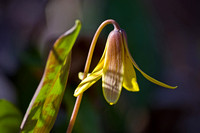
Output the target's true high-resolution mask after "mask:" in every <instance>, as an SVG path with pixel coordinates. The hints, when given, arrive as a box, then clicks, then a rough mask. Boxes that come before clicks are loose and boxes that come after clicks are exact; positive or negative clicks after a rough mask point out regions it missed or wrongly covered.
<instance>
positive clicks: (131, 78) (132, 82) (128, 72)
mask: <svg viewBox="0 0 200 133" xmlns="http://www.w3.org/2000/svg"><path fill="white" fill-rule="evenodd" d="M123 87H124V88H125V89H126V90H128V91H133V92H136V91H139V90H140V89H139V86H138V83H137V79H136V73H135V69H134V67H133V64H132V62H131V60H130V59H129V57H128V54H127V53H126V51H124V80H123Z"/></svg>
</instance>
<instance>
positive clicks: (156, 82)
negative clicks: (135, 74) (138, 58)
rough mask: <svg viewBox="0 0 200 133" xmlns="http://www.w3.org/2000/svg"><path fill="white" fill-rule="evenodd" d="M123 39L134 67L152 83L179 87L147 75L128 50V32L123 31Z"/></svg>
mask: <svg viewBox="0 0 200 133" xmlns="http://www.w3.org/2000/svg"><path fill="white" fill-rule="evenodd" d="M123 40H124V46H125V51H126V53H127V54H128V57H129V58H130V60H131V62H132V63H133V65H134V67H135V68H136V69H137V70H138V71H139V72H140V73H141V74H142V75H143V76H144V77H145V78H146V79H148V80H149V81H151V82H152V83H154V84H157V85H159V86H162V87H165V88H169V89H175V88H177V86H170V85H167V84H165V83H162V82H160V81H158V80H156V79H154V78H152V77H150V76H149V75H147V74H146V73H144V72H143V71H142V70H141V69H140V68H139V67H138V65H137V64H136V62H135V61H134V59H133V58H132V56H131V54H130V52H129V50H128V45H127V39H126V34H125V32H123Z"/></svg>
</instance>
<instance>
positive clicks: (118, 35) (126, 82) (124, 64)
mask: <svg viewBox="0 0 200 133" xmlns="http://www.w3.org/2000/svg"><path fill="white" fill-rule="evenodd" d="M134 67H135V68H136V69H137V70H138V71H139V72H140V73H141V74H142V75H143V76H144V77H145V78H146V79H148V80H149V81H151V82H153V83H155V84H157V85H160V86H163V87H165V88H169V89H175V88H176V87H177V86H175V87H173V86H169V85H167V84H164V83H162V82H160V81H158V80H156V79H154V78H152V77H150V76H148V75H147V74H146V73H144V72H143V71H142V70H141V69H140V68H139V67H138V65H137V64H136V63H135V61H134V60H133V58H132V57H131V54H130V52H129V50H128V46H127V39H126V33H125V31H124V30H119V29H114V30H113V31H111V32H110V34H109V36H108V39H107V42H106V46H105V50H104V53H103V55H102V57H101V59H100V61H99V63H98V64H97V66H96V67H95V68H94V70H93V71H92V73H91V74H89V75H88V76H87V77H86V78H85V79H83V80H82V81H81V83H80V84H79V85H78V87H77V88H76V90H75V92H74V96H76V97H77V96H78V95H79V94H81V93H83V92H84V91H85V90H87V89H88V88H89V87H90V86H92V85H93V84H94V83H95V82H97V81H98V80H99V79H100V78H101V77H102V88H103V94H104V97H105V99H106V101H107V102H108V103H109V104H110V105H113V104H115V103H117V101H118V99H119V96H120V93H121V90H122V86H123V87H124V88H125V89H126V90H128V91H133V92H137V91H139V86H138V83H137V79H136V73H135V70H134Z"/></svg>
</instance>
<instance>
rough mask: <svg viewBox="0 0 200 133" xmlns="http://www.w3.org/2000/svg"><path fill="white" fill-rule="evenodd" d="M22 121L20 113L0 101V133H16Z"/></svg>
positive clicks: (6, 102)
mask: <svg viewBox="0 0 200 133" xmlns="http://www.w3.org/2000/svg"><path fill="white" fill-rule="evenodd" d="M21 121H22V114H21V112H20V111H19V110H18V109H17V108H16V107H15V106H14V105H13V104H11V103H10V102H8V101H6V100H3V99H1V100H0V132H1V133H17V132H19V129H20V128H19V127H20V123H21Z"/></svg>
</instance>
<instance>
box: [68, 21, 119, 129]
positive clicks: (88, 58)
mask: <svg viewBox="0 0 200 133" xmlns="http://www.w3.org/2000/svg"><path fill="white" fill-rule="evenodd" d="M108 24H113V26H114V28H115V29H120V27H119V25H118V23H117V22H116V21H115V20H112V19H108V20H106V21H104V22H103V23H102V24H101V25H100V26H99V28H98V29H97V31H96V33H95V35H94V37H93V40H92V43H91V45H90V50H89V53H88V56H87V60H86V63H85V69H84V75H83V79H84V78H86V76H87V74H88V71H89V68H90V64H91V60H92V55H93V52H94V48H95V46H96V42H97V39H98V37H99V35H100V33H101V31H102V30H103V28H104V27H105V26H106V25H108ZM82 97H83V93H82V94H80V95H79V96H78V97H77V99H76V103H75V105H74V110H73V112H72V115H71V119H70V122H69V125H68V129H67V132H66V133H71V131H72V129H73V126H74V123H75V120H76V116H77V114H78V110H79V107H80V104H81V100H82Z"/></svg>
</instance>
